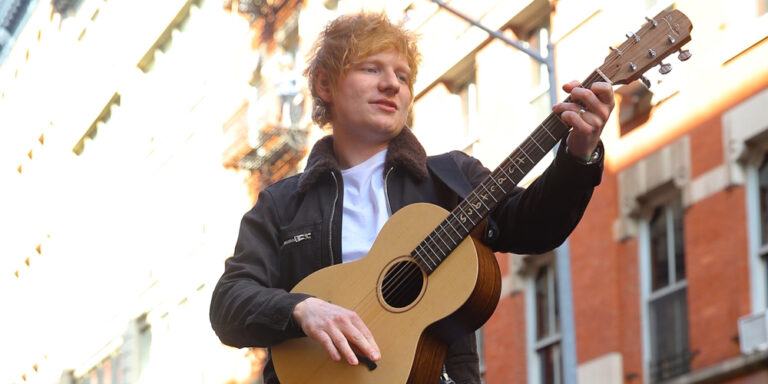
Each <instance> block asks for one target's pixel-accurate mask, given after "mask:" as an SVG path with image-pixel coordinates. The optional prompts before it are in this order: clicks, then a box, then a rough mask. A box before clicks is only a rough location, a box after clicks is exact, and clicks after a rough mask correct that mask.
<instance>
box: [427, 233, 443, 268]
mask: <svg viewBox="0 0 768 384" xmlns="http://www.w3.org/2000/svg"><path fill="white" fill-rule="evenodd" d="M430 241H431V242H432V243H434V244H435V246H437V243H435V241H434V240H432V234H429V236H427V238H426V239H425V240H424V244H426V245H427V248H429V250H430V254H429V255H428V257H429V261H431V262H432V263H434V264H435V265H437V263H435V260H434V259H433V258H432V256H436V257H437V258H438V260H439V259H440V254H439V253H437V252H435V248H432V245H431V244H429V243H430ZM437 250H438V251H442V250H441V249H440V247H437Z"/></svg>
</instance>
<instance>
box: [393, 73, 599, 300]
mask: <svg viewBox="0 0 768 384" xmlns="http://www.w3.org/2000/svg"><path fill="white" fill-rule="evenodd" d="M598 78H600V76H599V74H597V73H595V72H593V73H592V74H591V75H590V76H589V77H588V79H587V80H586V81H585V82H584V84H585V86H589V85H590V84H591V83H592V82H593V81H594V80H596V79H598ZM569 99H570V98H568V99H566V101H568V100H569ZM559 120H560V119H559V118H557V115H555V114H550V115H549V116H548V117H547V118H546V119H545V120H544V122H543V123H542V124H540V128H542V129H543V131H544V132H542V130H541V129H537V130H536V131H534V132H533V134H532V135H531V138H532V140H533V141H535V140H536V138H538V139H539V141H542V142H543V141H544V140H542V138H544V139H546V138H547V136H549V137H552V133H551V132H550V131H549V130H547V128H546V127H547V126H548V125H551V124H552V123H553V122H554V123H558V122H560V121H559ZM550 128H552V127H550ZM555 128H557V127H555ZM561 139H562V137H561ZM547 140H548V139H547ZM558 141H559V140H558ZM556 143H557V141H555V143H554V144H552V145H553V146H554V145H555V144H556ZM537 147H538V148H539V150H541V149H542V148H541V146H540V144H538V143H537V142H533V143H532V142H531V141H526V142H524V143H523V144H522V145H521V147H520V148H519V150H520V151H521V152H524V153H525V152H528V153H532V152H533V150H535V149H536V148H537ZM516 152H517V151H515V152H513V153H512V155H514V154H515V153H516ZM547 152H548V151H547ZM544 154H545V153H544ZM512 155H510V156H508V157H507V159H506V160H505V161H504V162H503V163H502V165H500V166H499V167H498V168H497V171H498V170H501V171H503V169H504V168H507V167H509V166H510V164H509V163H511V162H512V160H511V159H510V157H511V156H512ZM525 156H526V157H528V156H527V154H526V155H525ZM531 165H532V166H533V165H535V164H533V163H532V164H531ZM518 169H519V167H518ZM497 171H494V173H493V174H491V176H490V177H489V178H487V179H486V180H485V181H483V183H481V185H483V186H484V185H485V184H487V181H488V180H489V179H491V178H493V177H494V175H495V177H497V178H498V177H499V176H500V175H499V172H497ZM504 173H505V174H506V172H504ZM522 176H523V177H524V175H522ZM476 192H477V188H476V189H475V190H474V191H473V192H472V195H474V196H473V197H474V198H475V199H478V200H479V198H478V197H477V194H476ZM470 198H471V197H470ZM469 201H470V200H469V199H467V200H465V201H464V202H469ZM464 202H462V203H464ZM456 211H458V209H456V210H454V212H452V214H451V215H449V217H448V218H446V219H445V220H444V221H443V222H441V223H440V225H438V227H437V229H436V230H434V231H433V232H432V233H430V234H429V235H428V236H427V238H426V239H425V240H423V241H422V242H421V243H420V244H419V246H418V247H417V249H416V251H415V252H414V253H415V254H416V258H417V259H418V260H420V261H422V263H424V264H426V260H425V256H426V257H427V258H429V259H430V260H431V261H433V260H432V258H431V257H429V255H428V254H425V253H426V251H425V247H424V244H425V243H426V245H427V246H428V247H429V242H432V243H434V245H435V247H436V248H437V249H439V250H440V251H441V252H442V253H443V256H442V258H444V257H446V256H447V255H449V254H450V252H446V251H445V250H443V249H442V247H441V246H439V243H438V242H437V240H435V239H434V236H435V235H437V236H438V237H439V238H440V239H441V241H443V242H444V243H445V241H444V240H443V238H442V237H441V235H440V232H441V231H442V232H444V233H445V234H447V235H448V237H449V239H451V240H454V239H453V237H451V236H450V234H448V233H447V229H446V227H447V226H446V225H445V224H446V223H448V224H450V220H457V219H456V215H455V213H456ZM470 222H471V219H470ZM474 225H476V223H473V226H474ZM451 227H452V228H454V231H455V227H453V226H452V225H451ZM457 234H458V233H457ZM465 236H466V235H465ZM465 236H464V237H465ZM461 240H462V241H463V238H462V239H461ZM454 243H455V241H454ZM446 245H447V244H446ZM429 248H430V249H431V248H432V247H429ZM435 256H437V259H438V260H440V261H442V259H441V257H440V256H439V255H435ZM433 264H435V263H434V261H433ZM434 268H436V265H435V266H434V267H432V268H430V270H431V271H433V270H434ZM419 270H420V269H419V268H418V267H416V266H414V265H413V264H410V263H403V264H399V265H398V266H397V267H396V268H395V269H393V272H392V273H390V274H391V275H393V277H392V278H390V279H388V280H387V282H386V283H387V284H386V286H385V287H383V288H384V291H383V293H384V294H385V296H387V295H391V294H392V293H393V291H394V290H397V289H401V288H402V287H403V284H405V283H408V282H409V281H411V280H413V277H414V274H415V273H416V272H417V271H419ZM431 271H430V272H431ZM393 284H394V286H393ZM406 288H407V286H406ZM403 292H406V290H403Z"/></svg>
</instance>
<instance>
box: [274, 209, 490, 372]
mask: <svg viewBox="0 0 768 384" xmlns="http://www.w3.org/2000/svg"><path fill="white" fill-rule="evenodd" d="M447 215H448V212H447V211H445V210H444V209H442V208H440V207H438V206H435V205H432V204H426V203H417V204H412V205H409V206H406V207H404V208H402V209H401V210H399V211H398V212H396V213H395V214H394V215H393V216H392V217H391V218H390V219H389V220H388V221H387V223H386V224H385V225H384V227H382V229H381V231H380V232H379V235H378V237H377V238H376V241H374V243H373V245H372V247H371V250H370V252H369V253H368V255H367V256H366V257H365V258H363V259H360V260H357V261H354V262H350V263H345V264H340V265H335V266H331V267H328V268H324V269H321V270H319V271H317V272H315V273H313V274H311V275H309V276H307V277H306V278H305V279H304V280H302V281H301V282H299V284H297V285H296V287H295V288H294V289H293V291H292V292H302V293H308V294H311V295H313V296H315V297H318V298H320V299H323V300H326V301H328V302H331V303H333V304H337V305H340V306H342V307H345V308H348V309H351V310H354V311H355V312H357V314H358V315H359V316H360V317H361V318H362V320H363V321H364V322H365V324H366V325H367V326H368V328H369V329H370V330H371V332H372V333H373V336H374V338H375V339H376V343H377V344H378V345H379V349H380V350H381V356H382V358H381V359H380V360H379V361H377V362H376V365H377V366H376V368H374V369H369V367H367V366H366V365H365V364H363V363H362V361H361V363H360V364H358V365H357V366H351V365H349V364H348V363H346V362H345V361H344V360H342V361H340V362H335V361H333V360H331V358H330V357H329V356H328V353H327V352H326V351H325V349H323V347H322V346H321V345H320V343H318V342H316V341H314V340H312V339H310V338H308V337H302V338H297V339H291V340H288V341H285V342H283V343H281V344H278V345H276V346H274V347H272V359H273V362H274V365H275V370H276V372H277V375H278V377H279V378H280V381H281V382H282V383H283V384H300V383H356V384H357V383H359V384H369V383H370V384H373V383H406V382H409V383H436V382H437V380H438V376H439V375H440V372H441V368H442V365H443V362H444V359H445V354H446V351H447V346H448V343H450V342H451V341H452V340H455V339H456V338H458V337H461V336H463V335H466V334H468V333H469V332H473V331H474V330H475V329H477V328H479V327H480V326H481V325H482V324H483V323H485V321H486V320H487V319H488V318H489V317H490V315H491V314H492V313H493V310H494V309H495V308H496V304H497V303H498V299H499V295H500V292H501V281H500V273H499V267H498V265H497V263H496V258H495V256H494V255H493V253H492V252H491V251H490V250H489V249H488V248H487V247H485V246H484V245H482V244H481V243H480V242H479V241H477V240H475V239H474V238H473V237H471V236H470V237H468V238H466V239H464V241H462V243H461V244H459V245H458V246H457V247H456V249H455V250H454V251H453V252H452V253H451V254H450V255H449V256H448V257H447V258H446V259H445V260H444V261H443V262H442V263H441V264H440V265H439V267H438V268H437V269H435V270H434V272H432V273H431V274H429V275H427V274H424V273H423V272H422V271H421V270H420V269H417V268H413V267H414V264H412V263H410V260H411V257H410V253H411V251H413V249H414V248H415V247H416V246H418V244H419V243H420V242H421V241H422V240H423V239H424V238H425V237H426V236H427V235H428V234H429V233H430V232H431V231H432V230H433V229H434V228H435V227H436V226H437V225H438V224H439V223H440V222H441V221H442V220H444V219H445V218H446V216H447ZM404 266H411V267H412V268H411V271H412V272H413V273H412V276H415V275H420V276H421V277H420V278H418V277H417V278H415V280H414V281H416V282H417V283H418V284H416V285H411V289H410V290H409V292H410V293H407V294H405V296H406V297H407V298H406V299H402V298H401V297H400V296H388V293H387V292H390V290H391V288H393V287H398V284H397V283H398V282H399V281H400V280H399V279H400V278H401V277H402V276H401V275H404V274H403V273H399V274H398V271H399V272H402V271H403V270H404V269H403V267H404ZM392 297H394V298H396V300H394V299H392Z"/></svg>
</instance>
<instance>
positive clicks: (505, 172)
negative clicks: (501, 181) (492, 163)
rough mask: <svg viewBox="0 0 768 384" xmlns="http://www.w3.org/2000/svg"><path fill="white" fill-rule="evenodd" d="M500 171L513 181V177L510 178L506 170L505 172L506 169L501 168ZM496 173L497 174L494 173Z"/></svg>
mask: <svg viewBox="0 0 768 384" xmlns="http://www.w3.org/2000/svg"><path fill="white" fill-rule="evenodd" d="M498 169H500V170H501V172H502V173H504V174H505V175H506V176H507V177H508V178H509V179H512V177H510V176H509V174H508V173H507V171H506V170H504V167H499V168H498ZM494 173H495V172H494ZM491 177H493V174H491Z"/></svg>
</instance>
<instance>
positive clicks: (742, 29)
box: [721, 13, 768, 66]
mask: <svg viewBox="0 0 768 384" xmlns="http://www.w3.org/2000/svg"><path fill="white" fill-rule="evenodd" d="M726 33H727V34H728V36H726V38H725V43H726V44H724V45H725V47H726V49H725V50H724V52H723V56H722V58H721V60H722V63H723V65H724V66H725V65H728V64H729V63H730V62H732V61H734V60H735V59H736V58H738V57H739V56H741V55H742V54H743V53H745V52H746V51H748V50H749V49H750V48H752V47H754V46H755V45H757V44H759V43H760V42H761V41H763V40H765V39H766V38H768V13H766V14H764V15H762V16H760V17H757V18H755V19H754V20H752V21H751V22H749V21H748V22H746V23H744V24H743V25H740V26H738V27H735V28H733V29H732V30H729V31H727V32H726Z"/></svg>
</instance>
